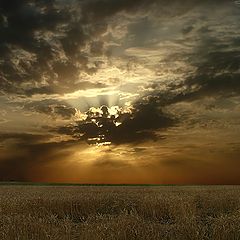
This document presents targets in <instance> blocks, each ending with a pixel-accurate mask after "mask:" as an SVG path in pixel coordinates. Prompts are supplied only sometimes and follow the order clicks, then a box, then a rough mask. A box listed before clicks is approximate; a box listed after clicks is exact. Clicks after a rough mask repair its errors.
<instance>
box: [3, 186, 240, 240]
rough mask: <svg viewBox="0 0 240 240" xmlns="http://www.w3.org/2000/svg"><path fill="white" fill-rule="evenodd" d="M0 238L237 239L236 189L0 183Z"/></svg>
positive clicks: (239, 195)
mask: <svg viewBox="0 0 240 240" xmlns="http://www.w3.org/2000/svg"><path fill="white" fill-rule="evenodd" d="M0 239H1V240H15V239H18V240H30V239H32V240H37V239H51V240H60V239H66V240H67V239H68V240H70V239H81V240H82V239H89V240H90V239H91V240H98V239H99V240H100V239H114V240H116V239H126V240H131V239H152V240H155V239H169V240H170V239H176V240H177V239H215V240H218V239H219V240H220V239H225V240H231V239H240V187H239V186H45V185H43V186H35V185H33V186H28V185H2V186H0Z"/></svg>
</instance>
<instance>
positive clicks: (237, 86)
mask: <svg viewBox="0 0 240 240" xmlns="http://www.w3.org/2000/svg"><path fill="white" fill-rule="evenodd" d="M239 93H240V2H239V1H233V0H225V1H223V0H181V1H180V0H172V1H167V0H35V1H34V0H11V1H9V0H1V2H0V181H33V182H69V183H70V182H71V183H120V184H121V183H125V184H126V183H131V184H133V183H139V184H140V183H148V184H149V183H152V184H240V174H239V168H240V94H239Z"/></svg>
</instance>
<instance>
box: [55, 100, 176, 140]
mask: <svg viewBox="0 0 240 240" xmlns="http://www.w3.org/2000/svg"><path fill="white" fill-rule="evenodd" d="M101 111H102V112H101V113H97V114H96V113H95V112H92V111H91V110H89V111H88V112H87V118H86V120H83V121H79V122H76V124H75V125H69V126H64V127H60V128H59V129H58V130H57V132H58V133H59V134H66V135H70V136H73V137H74V138H77V139H79V140H84V141H86V142H88V143H89V144H96V143H106V142H111V143H113V144H125V143H133V144H136V143H141V142H143V141H147V140H151V141H157V140H158V139H160V138H161V137H159V136H158V135H157V132H156V131H157V130H161V129H165V128H168V127H171V126H174V125H175V124H176V123H177V119H175V118H172V117H171V116H169V115H167V114H165V113H164V112H162V111H161V109H159V106H158V105H156V103H155V102H152V103H149V102H148V103H136V104H135V109H134V111H133V112H132V113H124V112H121V111H119V113H118V114H117V116H115V115H111V114H110V113H109V110H108V107H106V106H102V107H101Z"/></svg>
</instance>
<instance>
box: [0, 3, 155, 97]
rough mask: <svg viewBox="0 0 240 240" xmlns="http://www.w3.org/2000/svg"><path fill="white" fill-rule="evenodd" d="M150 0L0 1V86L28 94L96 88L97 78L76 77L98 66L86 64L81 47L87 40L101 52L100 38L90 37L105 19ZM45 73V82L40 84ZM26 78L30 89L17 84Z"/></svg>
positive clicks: (100, 30) (104, 25) (102, 29)
mask: <svg viewBox="0 0 240 240" xmlns="http://www.w3.org/2000/svg"><path fill="white" fill-rule="evenodd" d="M152 2H154V1H144V0H140V1H135V0H132V1H126V0H121V1H112V0H105V1H98V0H94V1H67V2H65V1H43V0H40V1H34V0H28V1H23V0H13V1H8V0H2V1H1V3H0V53H1V57H0V78H1V82H0V87H1V89H2V90H4V91H5V92H7V93H17V94H26V95H28V96H31V95H34V94H51V93H53V92H60V93H63V92H70V91H73V90H76V89H86V88H92V87H101V85H99V84H97V83H96V84H95V83H92V85H91V84H87V83H77V82H76V81H77V78H78V75H79V73H80V72H82V71H85V72H87V73H89V74H92V73H94V72H96V71H97V67H96V68H94V67H89V66H88V56H86V55H84V54H82V53H81V49H82V48H83V47H84V46H85V44H86V43H87V42H89V43H90V45H91V49H90V53H91V54H93V55H101V54H102V48H103V43H102V42H100V41H95V40H94V38H95V37H97V36H98V35H99V34H101V33H104V32H106V30H107V23H106V21H105V19H106V18H107V17H110V16H112V15H113V14H115V13H117V12H119V11H124V10H125V11H135V10H137V9H138V8H141V7H143V5H150V4H151V3H152ZM23 54H25V56H24V57H23V56H22V55H23ZM46 75H47V79H45V80H44V81H45V83H44V84H45V85H44V86H43V85H42V86H41V84H42V82H43V78H44V76H46ZM26 82H27V83H32V88H30V89H29V88H27V89H25V88H24V87H22V85H21V84H22V83H26ZM46 82H47V84H46ZM69 86H70V87H69Z"/></svg>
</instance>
